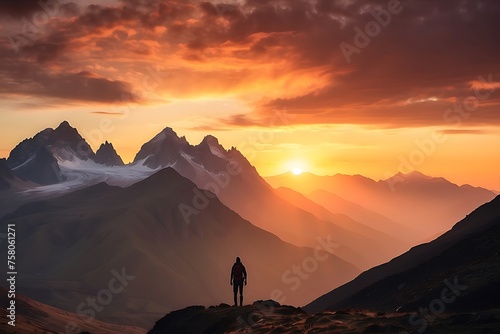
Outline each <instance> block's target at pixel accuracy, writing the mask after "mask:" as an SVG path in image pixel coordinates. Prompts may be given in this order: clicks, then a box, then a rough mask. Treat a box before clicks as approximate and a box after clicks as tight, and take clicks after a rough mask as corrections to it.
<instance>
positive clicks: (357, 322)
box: [148, 301, 500, 334]
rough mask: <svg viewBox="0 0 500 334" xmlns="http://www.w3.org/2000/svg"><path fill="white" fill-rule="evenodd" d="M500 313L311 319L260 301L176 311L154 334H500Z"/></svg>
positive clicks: (355, 313)
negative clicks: (243, 304) (235, 305)
mask: <svg viewBox="0 0 500 334" xmlns="http://www.w3.org/2000/svg"><path fill="white" fill-rule="evenodd" d="M499 332H500V309H496V310H492V311H482V312H477V313H474V312H470V313H449V314H441V315H439V316H435V315H430V314H429V315H426V316H424V318H420V317H417V316H416V314H412V313H383V312H379V313H373V312H365V311H359V310H339V311H331V312H323V313H318V314H316V315H309V314H307V313H306V312H304V311H303V310H302V309H300V308H295V307H291V306H281V305H279V304H278V303H276V302H274V301H258V302H255V303H253V304H252V305H247V306H243V307H231V306H229V305H226V304H221V305H219V306H217V307H210V308H204V307H203V306H192V307H188V308H186V309H183V310H179V311H175V312H172V313H170V314H168V315H167V316H165V317H164V318H162V319H161V320H159V321H158V322H157V323H156V325H155V327H154V328H153V329H152V330H151V331H149V333H148V334H166V333H185V334H190V333H193V334H194V333H214V334H215V333H256V334H258V333H297V334H298V333H399V334H409V333H471V334H472V333H499Z"/></svg>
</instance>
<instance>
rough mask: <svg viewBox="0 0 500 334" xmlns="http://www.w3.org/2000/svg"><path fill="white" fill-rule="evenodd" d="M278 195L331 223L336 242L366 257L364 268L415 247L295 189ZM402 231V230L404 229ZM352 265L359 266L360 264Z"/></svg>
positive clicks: (279, 190)
mask: <svg viewBox="0 0 500 334" xmlns="http://www.w3.org/2000/svg"><path fill="white" fill-rule="evenodd" d="M276 193H277V194H278V195H279V196H280V197H282V198H284V199H285V200H287V201H288V202H290V203H292V204H293V205H295V206H297V207H299V208H301V209H303V210H305V211H308V212H311V213H312V214H314V215H315V216H316V217H318V218H319V219H321V220H324V221H328V222H331V223H332V224H333V228H332V229H335V230H334V232H331V233H334V235H335V237H336V239H338V240H341V242H342V244H344V245H346V246H347V247H349V248H350V249H355V250H357V251H358V252H360V253H361V254H364V256H365V263H362V264H359V266H361V268H362V269H368V268H371V267H373V266H375V265H377V264H381V263H383V262H386V261H388V260H390V259H392V258H393V257H395V256H397V255H399V254H401V253H403V252H404V251H406V250H408V249H409V248H410V247H411V246H413V245H411V244H409V243H405V242H404V239H403V240H402V239H398V238H396V237H393V236H390V235H389V234H385V233H383V232H380V231H382V228H380V226H376V228H378V230H377V229H375V228H373V227H368V226H366V225H364V224H361V223H359V222H357V221H355V220H353V219H351V218H350V217H348V216H346V215H343V214H336V213H332V212H331V211H329V210H327V209H326V208H325V207H323V206H321V205H319V204H317V203H315V202H313V201H311V200H309V199H308V198H306V197H305V196H304V195H302V194H300V193H299V192H296V191H294V190H292V189H289V188H284V187H281V188H278V189H276ZM373 225H375V224H373ZM394 225H395V223H394V224H391V225H390V226H388V227H394ZM403 229H404V228H403V227H401V230H403ZM353 263H356V264H357V262H353Z"/></svg>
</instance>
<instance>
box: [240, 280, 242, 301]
mask: <svg viewBox="0 0 500 334" xmlns="http://www.w3.org/2000/svg"><path fill="white" fill-rule="evenodd" d="M240 306H243V282H241V283H240Z"/></svg>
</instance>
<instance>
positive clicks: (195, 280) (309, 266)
mask: <svg viewBox="0 0 500 334" xmlns="http://www.w3.org/2000/svg"><path fill="white" fill-rule="evenodd" d="M200 193H201V190H200V189H199V188H197V187H196V186H195V185H194V183H192V182H191V181H190V180H188V179H186V178H184V177H182V176H180V175H179V174H178V173H177V172H176V171H174V170H173V169H171V168H166V169H164V170H161V171H160V172H158V173H156V174H154V175H153V176H151V177H149V178H147V179H145V180H143V181H141V182H138V183H136V184H134V185H132V186H130V187H128V188H119V187H112V186H109V185H106V184H104V183H100V184H97V185H95V186H91V187H88V188H86V189H83V190H79V191H76V192H73V193H69V194H67V195H64V196H61V197H58V198H55V199H51V200H45V201H39V202H34V203H30V204H27V205H24V206H22V207H20V208H19V209H18V210H16V211H15V212H14V213H13V214H10V215H7V216H5V217H4V218H2V219H1V220H0V226H1V227H2V228H4V229H6V227H5V226H6V224H8V223H15V224H16V229H17V249H18V253H17V261H18V266H19V269H18V270H19V272H22V273H23V275H22V276H21V275H20V276H18V281H17V284H18V287H19V290H20V292H22V293H24V294H26V295H27V296H29V297H31V298H35V299H36V300H39V301H41V302H46V303H48V304H50V305H52V306H55V307H58V308H61V309H64V310H68V311H72V312H75V310H76V308H77V307H78V305H79V304H80V303H81V302H82V301H85V300H86V298H87V297H95V296H96V294H97V293H98V292H99V290H100V289H102V287H105V286H107V284H108V283H109V280H110V279H111V278H112V277H113V276H112V271H113V270H117V271H121V270H122V268H124V269H123V270H125V272H126V273H127V274H128V275H133V276H135V278H134V280H133V281H131V282H130V284H129V285H128V286H127V287H126V288H125V289H124V291H123V293H121V294H119V295H117V297H116V299H113V303H111V304H109V305H108V306H106V307H105V308H104V310H103V311H102V312H100V313H98V314H97V317H98V318H99V319H101V320H105V321H108V322H117V323H121V324H127V325H136V326H141V327H145V326H152V324H153V320H156V319H159V318H160V317H161V316H162V315H164V314H165V313H166V312H167V311H169V310H173V309H176V308H180V307H185V306H188V305H191V304H204V305H211V304H218V303H220V302H222V301H231V300H232V289H231V287H230V286H229V270H230V268H231V265H232V263H233V262H234V258H235V256H236V255H238V256H241V258H242V260H243V261H244V263H245V266H246V267H247V270H248V273H249V280H248V286H247V287H246V289H245V300H255V299H259V297H271V296H272V295H273V294H274V295H276V291H275V290H276V289H279V290H281V292H280V293H278V295H280V296H279V298H280V299H284V300H285V301H286V302H287V303H291V304H296V305H300V304H303V303H305V302H306V301H308V300H310V298H311V295H313V296H314V295H320V294H322V293H324V292H326V291H328V290H331V289H332V288H334V287H336V286H338V285H340V284H342V283H345V282H347V281H348V280H350V279H352V278H353V277H355V276H356V275H357V274H358V273H359V272H360V271H359V270H358V269H357V268H356V267H354V266H353V265H351V264H349V263H347V262H346V261H344V260H341V259H340V258H338V257H337V256H335V255H333V254H329V253H326V252H324V251H321V247H323V246H322V244H323V243H321V242H318V243H317V247H318V249H319V250H320V251H319V253H318V250H315V249H313V248H306V247H297V246H293V245H291V244H288V243H285V242H283V241H281V240H280V239H279V238H277V237H276V236H274V235H272V234H270V233H269V232H266V231H264V230H261V229H259V228H257V227H255V226H254V225H252V224H251V223H250V222H248V221H246V220H244V219H242V218H241V217H240V216H239V215H237V214H236V213H235V212H234V211H231V210H229V209H228V208H227V207H226V206H224V205H223V204H222V203H221V202H220V201H219V200H218V199H217V198H213V197H214V196H213V194H210V193H205V194H206V196H207V200H206V202H205V201H200V203H199V206H198V210H199V214H195V215H193V216H192V217H191V219H190V221H189V222H186V220H185V219H184V217H183V215H182V213H181V211H180V209H179V206H180V205H184V204H192V203H193V201H197V196H201V195H197V194H200ZM210 197H212V198H210ZM201 202H203V203H205V205H202V204H201ZM201 206H203V207H201ZM325 242H326V241H325ZM326 245H327V247H328V248H330V249H332V250H333V247H334V246H335V245H332V244H328V243H326ZM318 254H319V255H318ZM5 255H6V253H5V249H4V251H3V253H2V258H5ZM318 256H321V259H320V260H317V259H316V258H317V257H318ZM301 268H306V269H301ZM297 270H299V271H300V273H299V272H298V271H297ZM4 275H5V274H2V278H5V277H4ZM298 275H301V276H298ZM273 298H277V297H273Z"/></svg>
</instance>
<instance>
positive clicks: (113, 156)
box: [94, 141, 125, 166]
mask: <svg viewBox="0 0 500 334" xmlns="http://www.w3.org/2000/svg"><path fill="white" fill-rule="evenodd" d="M94 160H95V162H97V163H98V164H102V165H106V166H124V165H125V164H124V163H123V160H122V158H121V157H120V156H119V155H118V153H117V152H116V150H115V148H114V147H113V144H111V143H108V141H106V142H105V143H104V144H101V146H100V147H99V149H98V150H97V152H96V153H95V159H94Z"/></svg>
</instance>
